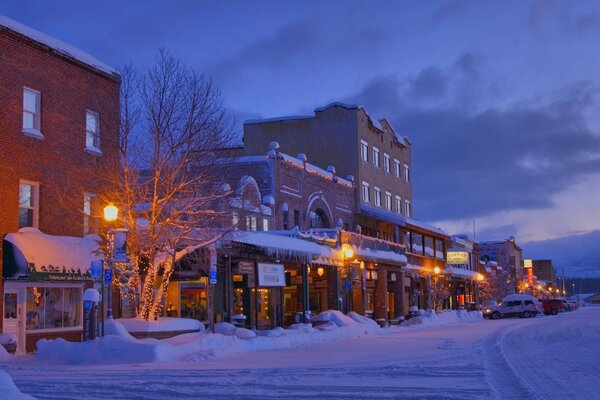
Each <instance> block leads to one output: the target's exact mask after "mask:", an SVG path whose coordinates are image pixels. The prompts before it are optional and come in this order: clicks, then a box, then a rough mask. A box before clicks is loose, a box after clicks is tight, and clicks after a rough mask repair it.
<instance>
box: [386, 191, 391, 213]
mask: <svg viewBox="0 0 600 400" xmlns="http://www.w3.org/2000/svg"><path fill="white" fill-rule="evenodd" d="M385 209H386V210H388V211H392V194H391V193H390V192H385Z"/></svg>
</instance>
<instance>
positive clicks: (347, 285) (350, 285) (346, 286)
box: [344, 279, 352, 290]
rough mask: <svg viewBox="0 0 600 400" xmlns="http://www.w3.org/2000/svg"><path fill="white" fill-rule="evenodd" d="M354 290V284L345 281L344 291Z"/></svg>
mask: <svg viewBox="0 0 600 400" xmlns="http://www.w3.org/2000/svg"><path fill="white" fill-rule="evenodd" d="M350 289H352V282H350V281H349V280H348V279H346V280H345V281H344V290H350Z"/></svg>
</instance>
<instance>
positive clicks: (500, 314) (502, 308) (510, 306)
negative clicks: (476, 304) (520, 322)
mask: <svg viewBox="0 0 600 400" xmlns="http://www.w3.org/2000/svg"><path fill="white" fill-rule="evenodd" d="M525 301H527V302H528V303H529V304H525ZM536 314H537V310H536V309H535V304H534V303H533V301H532V300H508V301H503V302H502V303H500V304H499V305H497V306H496V307H487V308H484V309H483V318H489V319H499V318H507V317H520V318H529V317H534V316H535V315H536Z"/></svg>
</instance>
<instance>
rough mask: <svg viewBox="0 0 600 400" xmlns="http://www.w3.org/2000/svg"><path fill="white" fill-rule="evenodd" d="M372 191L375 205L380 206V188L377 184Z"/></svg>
mask: <svg viewBox="0 0 600 400" xmlns="http://www.w3.org/2000/svg"><path fill="white" fill-rule="evenodd" d="M373 193H374V197H375V205H376V206H377V207H381V189H379V188H378V187H377V186H375V189H374V190H373Z"/></svg>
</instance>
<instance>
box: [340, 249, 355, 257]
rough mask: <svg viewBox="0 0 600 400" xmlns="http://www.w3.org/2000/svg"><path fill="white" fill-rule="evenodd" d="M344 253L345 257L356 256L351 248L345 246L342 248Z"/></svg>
mask: <svg viewBox="0 0 600 400" xmlns="http://www.w3.org/2000/svg"><path fill="white" fill-rule="evenodd" d="M342 255H343V256H344V258H345V259H350V258H352V257H354V252H353V251H352V249H351V248H349V247H344V248H343V249H342Z"/></svg>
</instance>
